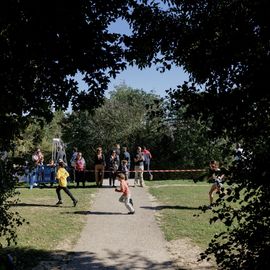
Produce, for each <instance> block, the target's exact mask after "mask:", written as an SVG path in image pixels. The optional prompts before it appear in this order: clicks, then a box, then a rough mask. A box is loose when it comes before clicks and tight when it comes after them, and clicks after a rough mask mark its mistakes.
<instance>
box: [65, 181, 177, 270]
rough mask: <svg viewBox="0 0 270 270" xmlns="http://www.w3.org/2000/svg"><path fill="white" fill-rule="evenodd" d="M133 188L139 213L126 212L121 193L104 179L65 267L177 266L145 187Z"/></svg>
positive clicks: (161, 268) (156, 268) (155, 269)
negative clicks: (130, 213)
mask: <svg viewBox="0 0 270 270" xmlns="http://www.w3.org/2000/svg"><path fill="white" fill-rule="evenodd" d="M131 192H132V197H133V201H134V208H135V211H136V213H135V214H134V215H127V212H128V211H127V209H126V208H125V205H124V204H122V203H120V202H118V198H119V197H120V195H121V194H120V193H117V192H115V191H114V188H110V187H109V186H108V181H107V180H105V181H104V187H103V188H101V189H99V191H98V193H97V195H96V197H95V199H94V203H93V205H92V208H91V211H90V210H89V212H88V213H87V224H86V226H85V228H84V230H83V231H82V233H81V237H80V239H79V240H78V242H77V245H76V246H75V247H74V250H73V255H72V256H71V257H70V258H69V260H68V263H67V264H66V266H65V269H70V270H72V269H74V270H77V269H91V270H92V269H101V270H102V269H115V270H116V269H119V270H124V269H126V270H127V269H151V270H164V269H168V270H169V269H174V268H173V266H172V262H171V259H170V255H169V253H168V251H167V249H166V241H165V239H164V237H163V234H162V233H161V231H160V228H159V227H158V225H157V223H156V221H155V217H154V210H153V207H151V206H152V203H151V201H150V197H149V195H148V193H147V190H146V188H141V187H136V188H133V187H131Z"/></svg>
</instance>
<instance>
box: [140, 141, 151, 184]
mask: <svg viewBox="0 0 270 270" xmlns="http://www.w3.org/2000/svg"><path fill="white" fill-rule="evenodd" d="M142 153H143V158H144V161H143V165H144V170H145V171H147V172H148V175H149V179H150V180H153V174H152V173H151V170H150V161H151V159H152V155H151V153H150V151H149V150H147V149H146V147H145V146H143V151H142Z"/></svg>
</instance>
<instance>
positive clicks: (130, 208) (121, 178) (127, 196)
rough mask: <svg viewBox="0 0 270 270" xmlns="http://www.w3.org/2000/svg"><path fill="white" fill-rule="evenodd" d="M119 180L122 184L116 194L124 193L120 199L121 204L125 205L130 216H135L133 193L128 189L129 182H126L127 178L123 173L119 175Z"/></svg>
mask: <svg viewBox="0 0 270 270" xmlns="http://www.w3.org/2000/svg"><path fill="white" fill-rule="evenodd" d="M117 179H118V180H119V182H120V189H117V188H116V189H115V191H116V192H122V193H123V194H122V195H121V197H120V198H119V202H122V203H125V206H126V208H127V209H128V211H129V212H128V214H129V215H133V214H135V210H134V208H133V202H132V199H131V193H130V190H129V187H128V184H127V182H126V181H125V176H124V174H122V173H119V174H118V175H117Z"/></svg>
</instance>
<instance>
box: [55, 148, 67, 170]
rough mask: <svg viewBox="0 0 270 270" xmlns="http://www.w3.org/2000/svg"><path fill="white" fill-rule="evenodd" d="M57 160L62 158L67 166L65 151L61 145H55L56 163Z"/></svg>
mask: <svg viewBox="0 0 270 270" xmlns="http://www.w3.org/2000/svg"><path fill="white" fill-rule="evenodd" d="M59 160H63V162H64V165H65V166H67V157H66V152H65V150H64V148H63V147H62V146H58V147H57V152H56V164H58V162H59Z"/></svg>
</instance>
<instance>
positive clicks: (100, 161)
mask: <svg viewBox="0 0 270 270" xmlns="http://www.w3.org/2000/svg"><path fill="white" fill-rule="evenodd" d="M94 165H95V180H96V184H97V186H98V187H102V185H103V179H104V169H105V165H106V162H105V156H104V154H103V153H102V148H101V147H98V148H97V152H96V154H95V158H94Z"/></svg>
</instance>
